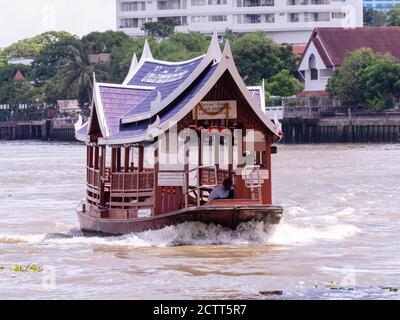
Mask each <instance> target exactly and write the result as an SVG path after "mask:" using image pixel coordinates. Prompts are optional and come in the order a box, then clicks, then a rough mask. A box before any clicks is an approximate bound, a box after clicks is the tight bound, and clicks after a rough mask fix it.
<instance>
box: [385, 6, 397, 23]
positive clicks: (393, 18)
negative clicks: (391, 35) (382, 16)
mask: <svg viewBox="0 0 400 320" xmlns="http://www.w3.org/2000/svg"><path fill="white" fill-rule="evenodd" d="M386 25H387V26H392V27H394V26H400V4H399V5H396V6H393V7H392V8H391V9H390V10H389V12H388V13H387V21H386Z"/></svg>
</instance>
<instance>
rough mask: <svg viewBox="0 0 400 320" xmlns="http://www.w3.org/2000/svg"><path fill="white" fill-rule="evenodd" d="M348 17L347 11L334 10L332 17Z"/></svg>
mask: <svg viewBox="0 0 400 320" xmlns="http://www.w3.org/2000/svg"><path fill="white" fill-rule="evenodd" d="M344 18H346V13H345V12H332V19H344Z"/></svg>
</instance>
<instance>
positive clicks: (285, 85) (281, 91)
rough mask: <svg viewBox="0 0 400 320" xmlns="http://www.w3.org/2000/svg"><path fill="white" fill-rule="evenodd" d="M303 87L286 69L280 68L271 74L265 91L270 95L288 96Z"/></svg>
mask: <svg viewBox="0 0 400 320" xmlns="http://www.w3.org/2000/svg"><path fill="white" fill-rule="evenodd" d="M303 89H304V87H303V85H302V84H301V83H300V82H299V81H298V80H297V79H296V78H294V77H293V76H291V75H290V74H289V71H288V70H282V71H281V72H279V73H278V74H276V75H275V76H273V77H272V78H271V80H270V82H269V83H268V84H267V91H268V92H269V93H270V94H271V95H272V96H280V97H289V96H293V95H295V94H297V93H299V92H300V91H302V90H303Z"/></svg>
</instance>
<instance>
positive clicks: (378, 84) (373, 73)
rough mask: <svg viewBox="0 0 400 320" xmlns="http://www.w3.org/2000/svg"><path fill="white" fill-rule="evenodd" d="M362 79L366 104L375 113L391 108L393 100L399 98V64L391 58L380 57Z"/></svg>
mask: <svg viewBox="0 0 400 320" xmlns="http://www.w3.org/2000/svg"><path fill="white" fill-rule="evenodd" d="M363 77H364V78H363V81H364V82H365V84H366V85H365V86H366V98H367V102H368V104H369V105H370V106H371V107H372V108H373V109H374V110H376V111H380V110H383V109H388V108H392V107H393V101H394V99H396V98H397V99H398V98H399V97H400V63H399V62H398V61H396V60H395V59H394V58H393V57H391V56H381V57H380V59H379V62H378V63H376V64H374V65H372V66H370V67H368V68H367V69H366V70H365V73H364V74H363Z"/></svg>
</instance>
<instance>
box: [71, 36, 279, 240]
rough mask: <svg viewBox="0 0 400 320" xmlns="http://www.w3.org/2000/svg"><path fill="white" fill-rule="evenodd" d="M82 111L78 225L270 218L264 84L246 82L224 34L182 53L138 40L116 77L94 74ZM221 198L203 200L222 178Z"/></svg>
mask: <svg viewBox="0 0 400 320" xmlns="http://www.w3.org/2000/svg"><path fill="white" fill-rule="evenodd" d="M93 91H94V92H93V105H92V110H91V116H90V119H89V121H88V122H87V123H86V124H82V123H78V124H77V125H76V137H77V139H78V140H80V141H83V142H85V143H86V145H87V195H86V200H85V201H84V203H83V204H82V206H81V207H80V208H79V210H78V217H79V220H80V224H81V228H82V230H83V231H87V232H100V233H104V234H111V235H116V234H125V233H130V232H141V231H145V230H149V229H159V228H163V227H165V226H168V225H174V224H178V223H183V222H187V221H201V222H205V223H215V224H221V225H222V226H224V227H229V228H233V229H234V228H236V227H237V226H238V225H239V224H240V223H242V222H247V221H252V220H256V221H263V222H265V223H266V224H277V223H279V220H280V218H281V215H282V208H281V207H276V206H272V173H271V154H272V153H273V150H274V149H275V148H274V147H272V144H273V143H274V142H276V141H278V140H279V139H280V132H279V128H278V126H277V125H276V124H274V123H272V122H271V121H270V120H269V119H268V118H267V116H266V115H265V110H263V108H264V106H265V104H264V90H263V88H261V87H251V88H247V87H246V85H245V83H244V82H243V80H242V78H241V77H240V75H239V73H238V71H237V68H236V66H235V63H234V60H233V56H232V52H231V49H230V45H229V42H226V44H225V49H224V51H223V52H221V50H220V45H219V42H218V38H217V36H216V35H214V36H213V38H212V41H211V44H210V47H209V49H208V52H207V54H205V55H203V56H201V57H198V58H195V59H192V60H189V61H184V62H166V61H160V60H156V59H154V58H153V56H152V54H151V51H150V48H149V45H148V43H147V41H146V44H145V47H144V50H143V53H142V57H141V59H140V61H137V59H136V55H134V57H133V60H132V65H131V68H130V70H129V74H128V76H127V77H126V79H125V81H124V83H123V84H121V85H116V84H105V83H97V82H96V81H95V80H94V90H93ZM229 178H230V179H231V180H232V181H233V184H234V187H233V188H234V193H231V195H232V194H234V195H233V196H231V197H230V198H229V199H218V200H212V201H209V195H210V193H211V191H212V190H213V189H214V188H215V187H216V186H217V185H221V184H222V183H223V182H224V181H225V180H226V179H229Z"/></svg>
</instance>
